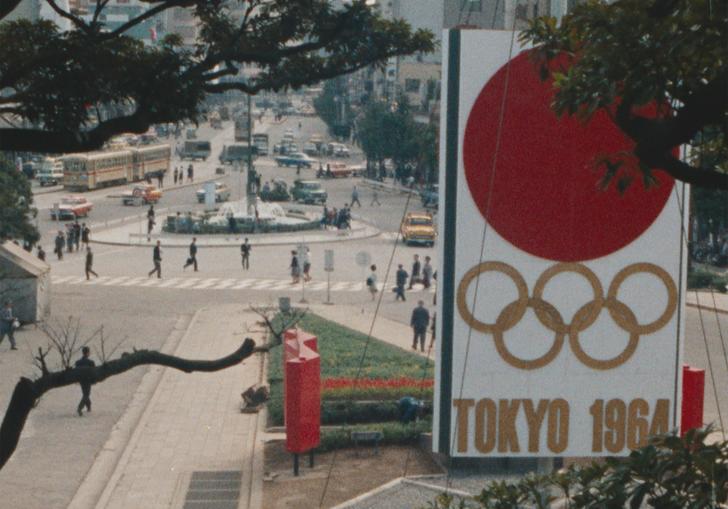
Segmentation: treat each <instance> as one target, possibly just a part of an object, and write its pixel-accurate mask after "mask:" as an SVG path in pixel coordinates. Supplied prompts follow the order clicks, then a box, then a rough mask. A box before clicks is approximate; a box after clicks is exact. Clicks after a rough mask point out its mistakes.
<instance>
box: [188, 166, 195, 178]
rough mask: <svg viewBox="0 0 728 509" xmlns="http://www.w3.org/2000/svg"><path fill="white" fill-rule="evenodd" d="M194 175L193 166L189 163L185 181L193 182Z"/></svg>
mask: <svg viewBox="0 0 728 509" xmlns="http://www.w3.org/2000/svg"><path fill="white" fill-rule="evenodd" d="M194 175H195V168H194V167H193V166H192V165H191V164H190V165H189V166H188V167H187V182H193V181H194Z"/></svg>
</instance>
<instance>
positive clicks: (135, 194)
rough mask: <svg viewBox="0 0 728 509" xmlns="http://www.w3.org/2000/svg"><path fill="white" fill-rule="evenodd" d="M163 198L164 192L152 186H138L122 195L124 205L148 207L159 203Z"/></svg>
mask: <svg viewBox="0 0 728 509" xmlns="http://www.w3.org/2000/svg"><path fill="white" fill-rule="evenodd" d="M161 198H162V191H160V190H159V189H157V188H156V187H155V186H153V185H151V184H137V185H135V186H134V187H133V188H131V189H128V190H126V191H124V192H123V193H121V202H122V203H123V204H124V205H146V204H149V203H157V202H158V201H159V200H160V199H161Z"/></svg>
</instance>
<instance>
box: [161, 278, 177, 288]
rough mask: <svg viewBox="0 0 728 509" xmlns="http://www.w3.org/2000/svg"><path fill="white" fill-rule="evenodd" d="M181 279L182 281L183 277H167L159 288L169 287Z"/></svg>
mask: <svg viewBox="0 0 728 509" xmlns="http://www.w3.org/2000/svg"><path fill="white" fill-rule="evenodd" d="M180 281H182V278H179V277H173V278H170V279H167V280H166V281H165V282H164V283H162V284H160V285H159V286H158V287H157V288H167V287H169V286H173V285H176V284H177V283H178V282H180Z"/></svg>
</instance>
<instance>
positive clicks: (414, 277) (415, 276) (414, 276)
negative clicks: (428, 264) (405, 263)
mask: <svg viewBox="0 0 728 509" xmlns="http://www.w3.org/2000/svg"><path fill="white" fill-rule="evenodd" d="M421 269H422V264H421V263H420V256H419V255H415V261H414V262H412V273H411V274H410V283H409V289H410V290H411V289H412V285H413V284H415V283H418V282H419V281H420V270H421Z"/></svg>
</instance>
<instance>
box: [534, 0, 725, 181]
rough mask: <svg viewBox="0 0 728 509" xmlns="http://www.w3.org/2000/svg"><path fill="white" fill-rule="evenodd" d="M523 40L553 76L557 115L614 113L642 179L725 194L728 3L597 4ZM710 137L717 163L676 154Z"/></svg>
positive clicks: (537, 24)
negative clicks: (653, 175) (660, 176)
mask: <svg viewBox="0 0 728 509" xmlns="http://www.w3.org/2000/svg"><path fill="white" fill-rule="evenodd" d="M522 40H523V41H530V42H533V43H534V44H535V45H536V47H537V49H536V52H535V54H536V56H537V60H538V63H539V64H540V65H541V70H542V76H543V77H544V78H545V77H547V76H549V75H550V76H552V77H553V78H554V84H555V87H556V95H555V101H554V104H553V107H554V110H555V111H556V113H557V114H559V115H565V114H566V115H575V116H577V117H579V118H582V119H587V118H589V117H590V116H591V115H593V114H594V113H595V112H596V111H598V110H605V111H606V112H608V114H609V115H610V116H611V118H612V119H613V120H614V122H615V124H616V125H617V126H618V127H619V129H620V130H621V131H623V132H624V133H625V134H626V135H627V136H628V137H629V138H630V139H632V140H633V141H634V143H635V147H634V151H633V152H634V155H635V156H636V157H637V159H638V161H639V163H640V165H639V166H640V167H639V171H641V172H642V174H643V176H644V177H645V178H647V179H648V180H650V172H651V171H653V170H663V171H666V172H668V173H669V174H671V175H672V176H673V177H675V178H677V179H679V180H682V181H685V182H689V183H692V184H696V185H698V186H704V187H713V188H721V189H728V177H727V176H726V174H725V171H727V170H728V164H727V163H728V151H727V150H726V145H727V143H728V116H727V115H728V51H726V41H727V40H728V2H725V1H717V2H716V1H713V0H650V1H645V0H617V1H614V2H607V1H605V0H590V1H588V2H585V3H584V4H582V5H578V6H576V7H575V8H574V9H573V10H572V11H571V12H570V13H569V14H568V15H566V16H564V17H563V18H562V20H561V23H560V24H558V25H557V22H556V20H555V19H554V18H549V17H544V18H538V19H535V20H533V21H532V23H531V26H530V28H529V29H528V30H526V31H525V32H524V33H523V34H522ZM649 105H652V109H653V110H654V109H655V108H657V110H658V111H657V114H656V115H654V114H649V113H647V111H646V107H647V106H649ZM655 105H656V106H655ZM653 113H654V111H653ZM706 132H712V136H711V137H710V140H711V141H710V145H709V146H705V149H706V150H709V151H710V152H711V153H712V154H713V155H714V156H716V157H717V160H714V164H712V165H710V166H705V165H700V164H697V163H696V161H695V160H694V161H692V163H691V162H683V161H681V160H680V159H679V157H678V156H677V155H676V154H675V152H674V149H675V148H676V147H678V146H680V145H682V144H688V143H693V144H696V141H697V140H698V139H699V137H700V135H701V134H704V133H706ZM612 168H616V169H617V170H618V171H614V170H613V171H612V175H608V176H614V175H616V174H617V173H619V171H626V165H621V163H620V162H619V161H617V162H616V163H615V165H614V166H613V167H612Z"/></svg>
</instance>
